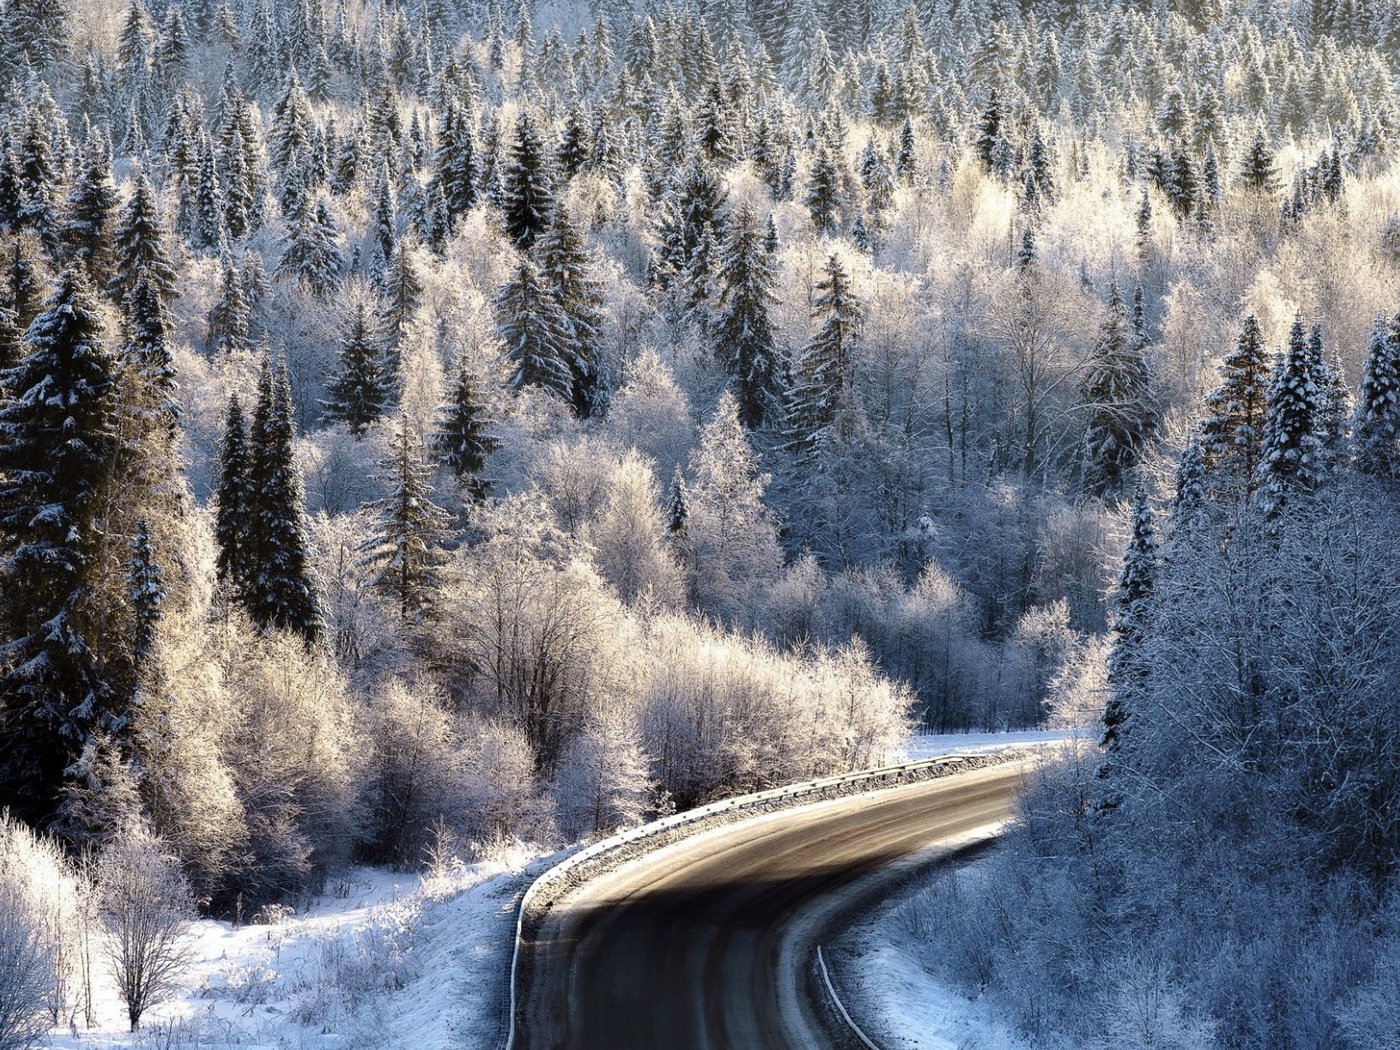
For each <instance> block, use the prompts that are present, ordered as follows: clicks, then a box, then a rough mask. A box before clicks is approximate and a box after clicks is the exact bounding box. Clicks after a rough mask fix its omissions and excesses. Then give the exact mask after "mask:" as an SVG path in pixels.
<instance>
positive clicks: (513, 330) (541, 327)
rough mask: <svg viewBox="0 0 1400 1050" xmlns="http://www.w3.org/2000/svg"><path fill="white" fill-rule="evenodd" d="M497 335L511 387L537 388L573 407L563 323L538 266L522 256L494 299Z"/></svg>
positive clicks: (571, 380)
mask: <svg viewBox="0 0 1400 1050" xmlns="http://www.w3.org/2000/svg"><path fill="white" fill-rule="evenodd" d="M495 305H496V318H497V321H496V334H497V336H498V337H499V338H500V340H501V342H502V343H504V344H505V349H506V357H507V358H508V359H509V360H510V362H511V365H512V370H511V376H510V387H511V389H512V390H516V391H519V390H521V389H522V388H524V387H527V386H537V387H541V388H542V389H544V390H547V391H549V392H550V393H551V394H553V395H554V396H556V397H558V398H559V399H560V400H562V401H567V402H570V403H572V400H573V393H574V374H573V371H572V370H571V369H570V367H569V360H568V359H569V331H568V324H569V322H568V320H567V319H566V318H565V317H564V313H563V311H562V310H561V309H560V308H559V303H558V301H557V300H556V299H555V298H554V295H553V293H552V292H551V290H550V288H549V286H548V285H547V284H546V282H545V280H544V278H543V277H542V276H541V274H540V271H539V268H538V267H537V266H536V265H535V264H534V263H532V262H531V261H530V260H529V259H524V258H522V259H521V260H520V262H519V264H518V265H517V266H516V268H515V273H514V274H513V275H512V276H511V279H510V280H509V281H507V282H506V283H505V285H504V286H503V287H502V288H501V290H500V292H499V293H497V295H496V301H495Z"/></svg>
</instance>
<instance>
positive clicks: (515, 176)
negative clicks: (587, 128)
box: [501, 110, 554, 251]
mask: <svg viewBox="0 0 1400 1050" xmlns="http://www.w3.org/2000/svg"><path fill="white" fill-rule="evenodd" d="M553 211H554V190H553V187H552V186H551V173H550V171H549V162H548V159H547V158H546V156H545V152H544V146H543V145H542V144H541V143H540V138H539V134H538V133H537V132H536V131H535V125H534V122H533V121H532V120H531V119H530V114H529V113H528V112H525V111H524V110H522V111H521V113H520V116H519V117H518V118H516V122H515V137H514V139H513V141H512V142H511V147H510V156H509V158H508V160H507V162H506V164H505V166H504V170H503V171H502V172H501V216H502V219H503V221H504V223H505V230H506V235H507V236H509V237H510V239H511V240H512V241H514V242H515V246H516V247H517V248H519V249H521V250H522V251H524V250H526V249H528V248H529V247H530V246H531V245H533V244H534V243H535V239H536V238H537V237H539V236H540V235H541V234H542V233H544V231H545V228H546V226H547V225H548V223H549V218H550V215H551V214H552V213H553Z"/></svg>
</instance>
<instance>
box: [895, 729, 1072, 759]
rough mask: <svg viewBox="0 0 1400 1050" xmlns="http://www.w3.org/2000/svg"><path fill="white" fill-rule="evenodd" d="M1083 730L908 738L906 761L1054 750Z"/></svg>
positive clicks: (1033, 730)
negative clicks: (1044, 748)
mask: <svg viewBox="0 0 1400 1050" xmlns="http://www.w3.org/2000/svg"><path fill="white" fill-rule="evenodd" d="M1083 732H1084V731H1083V730H1075V729H1027V730H1022V731H1020V732H1014V733H927V734H923V733H921V734H916V735H914V736H911V737H910V738H909V741H908V743H906V744H905V746H904V750H905V753H906V754H907V755H908V761H910V762H917V761H919V760H921V759H925V758H937V757H939V756H941V755H989V754H993V753H995V752H997V751H1005V750H1007V749H1008V748H1038V747H1047V748H1048V747H1054V746H1055V745H1057V744H1063V743H1066V742H1068V741H1070V740H1074V739H1076V737H1077V736H1078V735H1080V734H1081V733H1083Z"/></svg>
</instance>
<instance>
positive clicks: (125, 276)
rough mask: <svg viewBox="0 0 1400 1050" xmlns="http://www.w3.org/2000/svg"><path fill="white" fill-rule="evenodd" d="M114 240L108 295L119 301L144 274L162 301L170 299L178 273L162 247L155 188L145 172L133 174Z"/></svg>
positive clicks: (162, 235)
mask: <svg viewBox="0 0 1400 1050" xmlns="http://www.w3.org/2000/svg"><path fill="white" fill-rule="evenodd" d="M116 242H117V258H116V263H115V264H114V266H113V268H112V276H111V279H110V280H109V281H108V282H107V294H108V295H109V296H111V297H112V298H113V299H116V300H118V301H120V300H121V299H122V297H123V296H125V295H126V294H127V293H128V292H130V291H131V289H132V288H134V287H135V286H136V282H137V281H138V280H140V279H141V278H142V277H145V279H146V280H147V281H148V282H149V283H150V285H151V287H152V288H154V289H155V290H156V293H157V294H158V295H159V296H160V298H161V301H162V302H169V301H170V299H171V298H173V296H174V294H175V281H176V278H177V274H176V272H175V267H174V266H173V265H172V263H171V261H170V255H169V253H168V252H167V251H166V248H165V234H164V232H163V231H162V228H161V223H160V217H159V215H158V213H157V211H156V197H155V190H153V189H152V188H151V183H150V180H149V179H147V178H146V173H145V172H144V171H138V172H137V173H136V188H135V190H134V191H133V192H132V195H131V200H130V201H129V202H127V206H126V211H125V212H124V213H123V215H122V221H121V223H120V224H119V225H118V226H117V236H116Z"/></svg>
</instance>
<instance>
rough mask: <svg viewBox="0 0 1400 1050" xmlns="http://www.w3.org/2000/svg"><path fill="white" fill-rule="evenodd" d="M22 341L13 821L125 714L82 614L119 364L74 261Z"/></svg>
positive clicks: (9, 480)
mask: <svg viewBox="0 0 1400 1050" xmlns="http://www.w3.org/2000/svg"><path fill="white" fill-rule="evenodd" d="M24 348H25V350H26V351H27V353H26V354H25V355H24V356H23V357H22V358H21V359H20V361H19V363H18V364H17V365H15V367H13V368H11V369H9V370H8V371H7V372H5V373H3V374H2V375H0V386H3V388H4V389H5V390H6V391H7V392H8V394H9V398H8V399H7V400H5V401H4V402H2V403H0V536H2V537H3V541H0V542H3V548H4V555H5V556H4V558H3V560H0V566H3V568H0V573H2V574H3V577H4V579H3V586H2V587H0V594H4V595H6V596H7V598H6V600H5V602H4V608H3V615H4V621H5V623H4V638H3V650H0V651H2V652H3V654H4V658H3V660H0V707H3V708H4V709H5V710H6V711H7V713H8V714H7V719H6V728H5V732H6V745H5V747H4V748H0V785H3V796H4V797H5V798H6V799H7V800H9V802H10V804H11V805H12V806H14V807H15V809H16V811H17V812H19V813H20V814H21V815H22V816H25V817H28V818H31V819H46V818H47V817H48V816H50V815H51V814H52V806H53V802H54V799H55V796H56V794H57V792H58V790H59V786H60V784H61V782H62V780H63V776H64V771H65V770H66V769H67V768H68V766H69V764H70V763H71V762H72V761H73V760H74V759H75V758H76V757H77V756H78V755H79V754H80V753H81V752H82V749H83V747H84V745H85V744H86V743H87V742H88V741H89V740H90V739H91V738H92V736H93V735H94V734H98V733H102V732H116V731H118V730H119V729H120V728H121V726H122V725H123V724H124V721H125V717H124V716H125V712H123V711H122V710H120V709H119V708H118V707H116V706H114V702H115V701H116V700H117V699H118V698H116V697H114V694H113V691H112V689H111V688H110V683H109V682H108V681H107V680H105V678H104V676H103V661H102V659H101V657H100V655H99V654H98V653H97V652H95V647H96V644H97V632H98V624H96V623H94V622H92V621H91V619H90V618H89V616H88V613H89V611H90V610H91V608H92V603H93V597H94V596H93V595H92V593H91V588H92V586H93V582H94V581H93V574H94V572H95V570H96V568H97V567H96V565H95V558H96V556H97V554H98V549H99V544H100V538H101V535H102V531H103V530H102V522H101V520H100V515H101V513H102V505H101V501H100V500H99V494H100V493H101V491H102V488H103V485H104V483H105V482H106V480H107V478H108V477H109V476H110V475H111V473H112V471H113V469H114V466H115V461H116V458H117V449H118V444H117V433H116V427H117V410H118V405H117V396H116V375H117V360H116V357H115V355H114V354H113V353H112V352H111V350H110V349H109V348H108V347H107V346H106V345H105V344H104V342H103V340H102V326H101V321H100V320H99V316H98V308H97V305H96V303H95V302H94V301H93V298H92V295H91V293H90V292H89V290H88V285H87V282H86V280H85V279H84V277H83V275H82V271H81V270H80V269H77V268H70V269H68V270H65V271H64V272H63V274H62V275H61V276H60V277H59V279H58V282H57V285H56V287H55V290H54V293H53V294H52V295H51V296H50V298H49V299H48V301H47V302H46V304H45V307H44V310H43V312H42V313H40V314H39V316H38V317H37V318H36V319H35V321H34V323H33V324H32V325H31V326H30V328H29V332H28V334H27V336H26V338H25V342H24Z"/></svg>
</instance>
